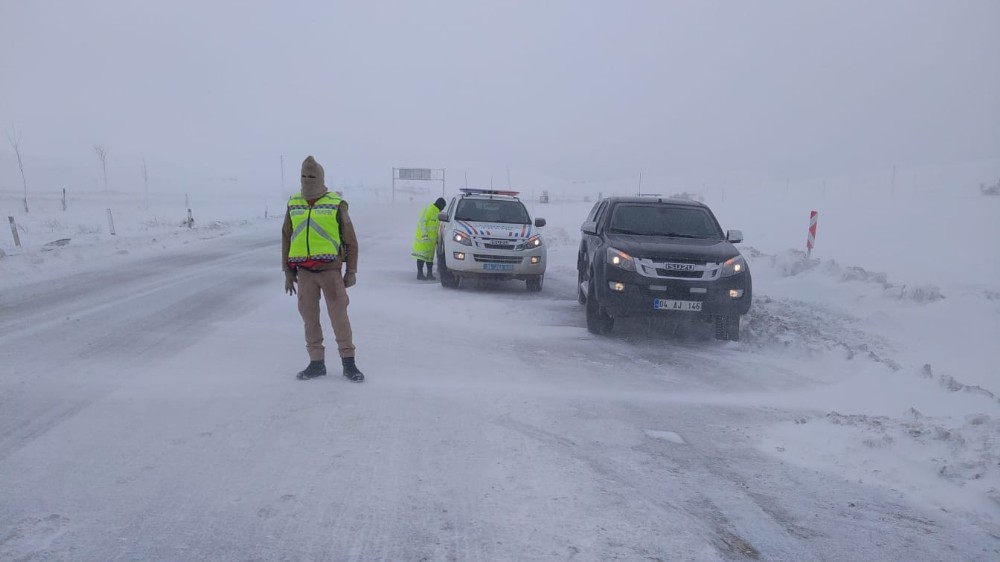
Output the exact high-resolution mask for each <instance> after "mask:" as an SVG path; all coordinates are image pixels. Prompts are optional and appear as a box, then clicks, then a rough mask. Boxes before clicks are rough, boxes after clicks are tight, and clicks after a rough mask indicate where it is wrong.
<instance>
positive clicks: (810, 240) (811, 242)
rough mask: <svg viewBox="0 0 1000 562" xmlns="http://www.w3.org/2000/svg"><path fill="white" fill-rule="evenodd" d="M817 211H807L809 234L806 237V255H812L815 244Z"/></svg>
mask: <svg viewBox="0 0 1000 562" xmlns="http://www.w3.org/2000/svg"><path fill="white" fill-rule="evenodd" d="M818 218H819V213H818V212H816V211H811V212H810V213H809V236H808V237H807V238H806V255H807V256H808V257H812V251H813V248H814V247H815V246H816V220H817V219H818Z"/></svg>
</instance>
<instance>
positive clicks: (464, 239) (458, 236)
mask: <svg viewBox="0 0 1000 562" xmlns="http://www.w3.org/2000/svg"><path fill="white" fill-rule="evenodd" d="M451 239H452V240H454V241H455V242H458V243H459V244H461V245H463V246H471V245H472V238H469V237H468V236H467V235H465V234H463V233H461V232H456V233H455V234H453V235H452V237H451Z"/></svg>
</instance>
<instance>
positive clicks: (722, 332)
mask: <svg viewBox="0 0 1000 562" xmlns="http://www.w3.org/2000/svg"><path fill="white" fill-rule="evenodd" d="M715 339H717V340H723V341H740V315H739V314H732V315H719V316H716V317H715Z"/></svg>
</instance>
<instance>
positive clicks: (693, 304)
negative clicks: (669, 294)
mask: <svg viewBox="0 0 1000 562" xmlns="http://www.w3.org/2000/svg"><path fill="white" fill-rule="evenodd" d="M653 308H654V309H656V310H681V311H689V312H701V301H675V300H670V299H653Z"/></svg>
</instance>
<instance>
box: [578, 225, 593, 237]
mask: <svg viewBox="0 0 1000 562" xmlns="http://www.w3.org/2000/svg"><path fill="white" fill-rule="evenodd" d="M580 230H581V231H583V233H584V234H589V235H591V236H597V225H596V224H594V223H592V222H585V223H583V226H581V227H580Z"/></svg>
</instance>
